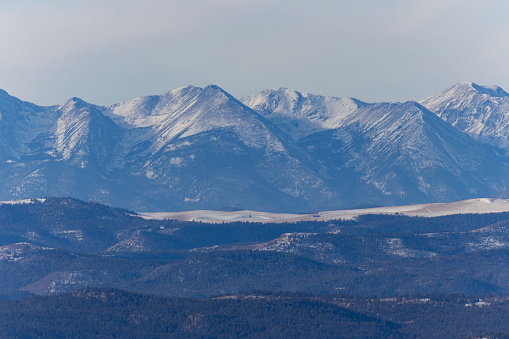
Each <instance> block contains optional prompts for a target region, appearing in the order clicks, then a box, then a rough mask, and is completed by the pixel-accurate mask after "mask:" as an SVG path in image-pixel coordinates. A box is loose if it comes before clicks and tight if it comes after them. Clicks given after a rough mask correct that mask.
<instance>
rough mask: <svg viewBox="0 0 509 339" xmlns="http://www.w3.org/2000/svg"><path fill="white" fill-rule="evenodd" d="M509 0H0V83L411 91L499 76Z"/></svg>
mask: <svg viewBox="0 0 509 339" xmlns="http://www.w3.org/2000/svg"><path fill="white" fill-rule="evenodd" d="M508 16H509V2H508V1H506V0H503V1H502V0H500V1H498V0H485V1H470V0H423V1H421V0H388V1H380V0H337V1H334V0H313V1H311V0H271V1H269V0H256V1H255V0H143V1H138V0H102V1H97V0H81V1H72V0H71V1H69V0H66V1H63V0H61V1H58V0H47V1H44V2H42V1H33V0H31V1H29V0H17V1H16V2H14V1H12V2H10V3H7V4H6V3H5V2H2V3H1V4H0V46H1V47H0V51H1V53H0V88H2V89H4V90H6V91H8V92H9V93H10V94H11V95H14V96H17V97H19V98H20V99H23V100H27V101H31V102H34V103H37V104H41V105H51V104H57V103H59V102H62V101H65V100H67V99H68V98H70V97H73V96H77V97H80V98H82V99H84V100H86V101H89V102H92V103H96V104H102V105H107V104H113V103H116V102H121V101H125V100H128V99H132V98H134V97H138V96H142V95H149V94H160V93H164V92H166V91H169V90H171V89H173V88H176V87H180V86H185V85H195V86H206V85H208V84H217V85H219V86H221V87H222V88H224V89H225V90H226V91H228V92H230V93H231V94H232V95H234V96H236V97H238V98H240V97H242V96H245V95H248V94H252V93H255V92H258V91H261V90H264V89H268V88H275V87H289V88H293V89H296V90H299V91H303V92H309V93H315V94H324V95H333V96H338V97H346V96H351V97H356V98H358V99H360V100H364V101H405V100H414V99H415V100H420V99H423V98H425V97H427V96H429V95H432V94H434V93H436V92H438V91H440V90H442V89H445V88H446V87H448V86H450V85H453V84H454V83H456V82H459V81H463V80H465V81H473V82H477V83H479V84H483V85H499V86H502V87H503V88H505V89H506V90H509V20H507V17H508Z"/></svg>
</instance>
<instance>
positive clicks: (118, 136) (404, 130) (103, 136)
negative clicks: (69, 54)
mask: <svg viewBox="0 0 509 339" xmlns="http://www.w3.org/2000/svg"><path fill="white" fill-rule="evenodd" d="M485 91H487V92H489V93H491V94H490V95H493V96H494V95H499V97H500V98H503V97H505V96H504V95H505V94H504V93H505V92H502V91H500V90H496V89H492V90H488V89H485ZM490 91H491V92H490ZM497 93H498V94H497ZM493 100H494V99H493ZM248 106H249V107H248ZM0 176H1V177H2V178H3V180H1V181H0V200H12V199H23V198H32V197H41V196H73V197H76V198H80V199H83V200H94V201H101V202H104V203H108V204H110V205H114V206H122V207H127V208H129V209H133V210H138V211H158V210H159V211H177V210H196V209H252V210H265V211H272V212H275V211H278V212H282V211H286V212H309V211H316V210H324V209H331V210H332V209H338V208H345V207H353V206H356V205H362V204H377V205H387V204H389V205H390V204H407V203H421V202H443V201H450V200H459V199H467V198H473V197H479V196H491V195H494V194H496V193H499V192H502V191H504V190H507V189H508V188H509V187H508V184H509V171H508V166H507V159H506V158H505V157H503V156H502V155H500V154H497V153H496V150H495V149H494V148H491V147H489V146H486V145H483V144H481V143H479V142H477V141H476V140H474V139H472V138H471V137H469V136H468V135H466V134H464V133H462V132H461V131H459V130H458V129H456V128H454V127H452V126H451V125H450V124H449V123H447V122H445V121H443V120H441V119H440V118H438V117H437V116H436V115H434V114H433V113H431V112H430V111H428V110H427V109H426V108H424V107H423V106H421V105H419V104H417V103H415V102H407V103H402V104H401V103H395V104H391V103H381V104H368V103H364V102H361V101H359V100H356V99H350V98H347V99H339V98H332V97H323V96H317V95H311V94H305V93H300V92H296V91H293V90H289V89H279V90H269V91H264V92H261V93H259V94H255V95H252V96H250V97H247V98H244V99H242V102H240V101H239V100H237V99H235V98H234V97H232V96H231V95H230V94H228V93H227V92H225V91H224V90H222V89H221V88H219V87H217V86H212V85H211V86H207V87H205V88H198V87H193V86H187V87H181V88H178V89H175V90H172V91H170V92H167V93H165V94H162V95H154V96H149V97H141V98H137V99H134V100H131V101H127V102H124V103H119V104H116V105H112V106H110V107H101V106H96V105H93V104H89V103H86V102H84V101H82V100H80V99H78V98H72V99H70V100H68V101H67V102H65V103H62V104H60V105H55V106H50V107H41V106H37V105H34V104H31V103H27V102H22V101H20V100H18V99H16V98H14V97H12V96H9V95H8V94H7V93H6V92H3V91H1V92H0Z"/></svg>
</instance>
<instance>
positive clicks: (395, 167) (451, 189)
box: [303, 102, 509, 202]
mask: <svg viewBox="0 0 509 339" xmlns="http://www.w3.org/2000/svg"><path fill="white" fill-rule="evenodd" d="M322 134H323V133H322ZM324 137H325V138H326V139H328V140H330V139H331V138H335V139H336V140H338V141H340V142H341V144H340V145H338V148H337V149H335V150H332V153H333V154H334V153H336V154H339V155H340V156H341V158H342V159H341V160H342V161H343V164H342V166H343V168H354V169H355V172H356V173H359V174H360V175H361V180H362V181H363V182H365V183H366V184H368V185H373V186H374V187H375V188H376V189H377V190H378V191H380V192H381V193H382V194H383V195H385V196H390V197H391V200H396V201H397V200H398V199H401V200H400V201H401V202H403V201H413V202H424V201H426V200H428V201H429V198H430V197H433V199H434V200H435V201H442V202H443V201H451V200H459V199H460V197H462V196H465V197H475V196H479V195H481V196H482V195H485V196H488V195H490V194H492V193H493V192H497V191H498V190H499V189H503V188H505V187H507V182H508V180H509V172H508V167H507V165H506V164H505V163H504V162H503V161H501V160H500V159H499V158H498V157H497V155H496V154H495V152H493V151H491V150H490V149H487V148H486V147H484V146H482V145H480V144H479V143H477V142H475V141H474V140H472V139H471V138H470V137H468V136H466V135H464V134H462V133H461V132H459V131H457V130H456V129H454V128H452V127H451V126H450V125H448V124H447V123H444V122H443V121H442V120H440V119H439V118H437V117H436V116H435V115H434V114H432V113H431V112H429V111H428V110H427V109H425V108H424V107H422V106H421V105H419V104H417V103H415V102H407V103H402V104H400V103H396V104H389V103H382V104H372V105H367V106H364V107H361V108H359V109H358V110H357V111H355V112H354V113H353V114H350V115H349V116H348V117H346V118H345V119H344V120H343V121H342V123H341V125H340V126H339V127H338V128H336V129H335V130H334V132H333V133H331V132H329V133H327V134H325V135H324ZM309 140H310V141H309V142H306V141H305V140H303V142H304V143H305V144H306V146H307V147H308V148H311V150H312V151H313V152H322V153H324V152H325V154H327V147H325V148H324V147H323V145H324V144H325V143H324V141H320V143H319V144H318V145H317V144H316V140H319V138H318V136H312V138H311V137H310V138H309ZM338 141H335V142H336V143H337V142H338ZM327 145H328V144H327ZM320 146H321V147H320ZM329 154H330V152H329ZM333 154H331V156H330V157H329V159H331V158H332V159H337V156H336V158H334V157H332V156H333ZM338 160H339V159H338ZM338 160H336V161H334V162H333V163H334V166H336V168H337V167H338V165H340V164H341V160H339V161H338ZM329 167H331V166H329ZM340 170H341V167H340ZM331 176H334V177H337V175H333V174H331ZM380 202H383V200H381V201H380Z"/></svg>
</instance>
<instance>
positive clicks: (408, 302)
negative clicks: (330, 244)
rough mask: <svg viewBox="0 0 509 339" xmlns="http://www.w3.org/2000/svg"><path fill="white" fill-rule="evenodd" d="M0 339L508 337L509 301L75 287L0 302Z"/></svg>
mask: <svg viewBox="0 0 509 339" xmlns="http://www.w3.org/2000/svg"><path fill="white" fill-rule="evenodd" d="M0 332H1V333H2V334H1V337H2V338H33V337H37V338H69V337H79V338H98V337H101V338H118V337H129V338H203V337H207V338H426V339H429V338H465V337H470V338H473V337H475V338H490V339H495V338H499V339H502V338H507V337H508V335H509V300H508V299H507V297H505V298H493V297H491V298H484V299H479V298H476V297H471V298H468V297H462V296H458V295H449V296H446V295H430V296H422V295H412V296H410V295H407V296H402V297H398V298H385V299H380V298H373V297H351V296H346V295H333V296H323V295H311V294H306V293H283V292H275V293H267V292H249V293H242V294H234V295H223V296H218V297H213V298H207V299H182V298H165V297H154V296H149V295H142V294H135V293H129V292H125V291H120V290H113V289H82V290H78V291H75V292H72V293H65V294H60V295H55V296H50V297H36V298H29V299H25V300H21V301H12V302H0Z"/></svg>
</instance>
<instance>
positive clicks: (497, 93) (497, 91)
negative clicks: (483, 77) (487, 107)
mask: <svg viewBox="0 0 509 339" xmlns="http://www.w3.org/2000/svg"><path fill="white" fill-rule="evenodd" d="M471 86H472V87H473V88H474V89H476V90H477V91H479V92H481V93H483V94H488V95H490V96H492V97H507V96H509V94H508V93H507V92H506V91H504V90H503V89H502V88H501V87H499V86H479V85H477V84H474V83H472V85H471Z"/></svg>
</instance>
